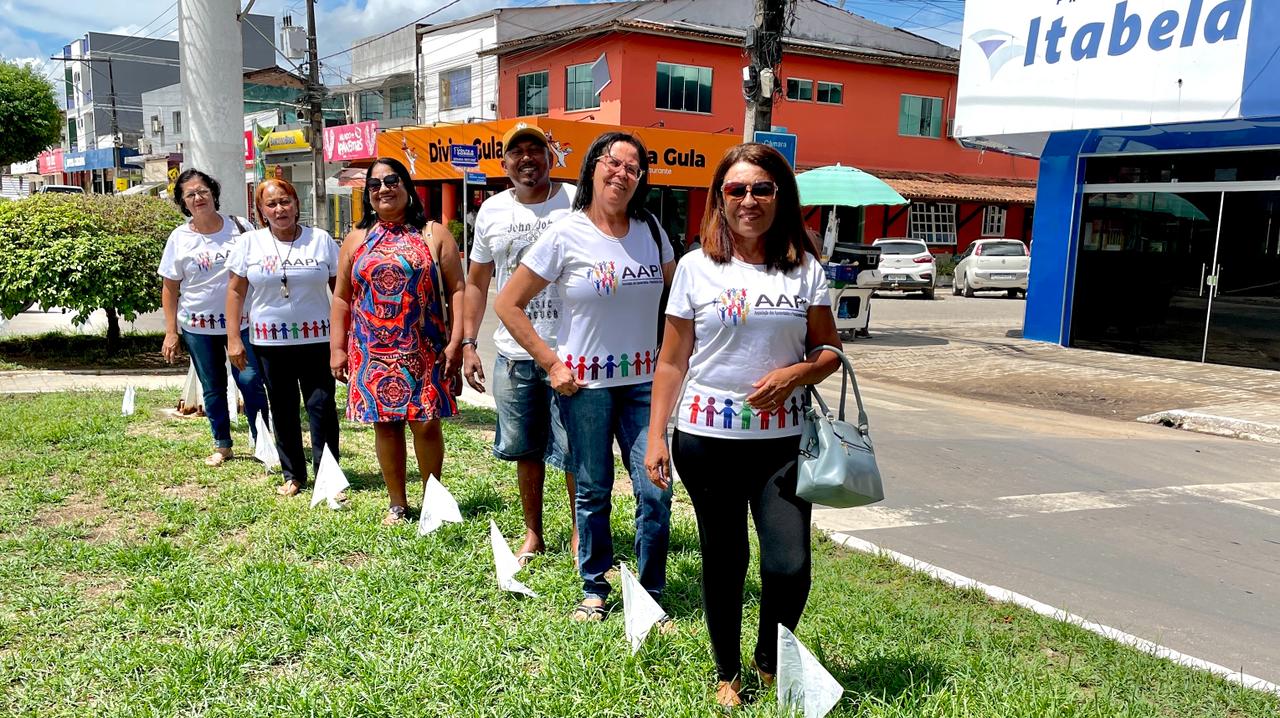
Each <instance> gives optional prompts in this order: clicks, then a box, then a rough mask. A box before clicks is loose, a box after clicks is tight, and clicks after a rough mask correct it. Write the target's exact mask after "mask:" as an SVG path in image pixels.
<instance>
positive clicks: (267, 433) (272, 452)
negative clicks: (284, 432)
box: [253, 414, 280, 473]
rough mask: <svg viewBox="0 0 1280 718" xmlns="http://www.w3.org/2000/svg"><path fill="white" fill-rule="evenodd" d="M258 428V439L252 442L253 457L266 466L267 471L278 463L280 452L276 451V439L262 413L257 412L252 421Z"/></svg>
mask: <svg viewBox="0 0 1280 718" xmlns="http://www.w3.org/2000/svg"><path fill="white" fill-rule="evenodd" d="M253 423H254V424H255V426H256V428H257V430H258V440H257V441H256V442H254V444H253V458H255V459H257V460H258V461H261V462H262V465H263V466H265V467H267V472H268V473H270V472H271V467H273V466H279V465H280V454H279V453H278V452H277V451H276V439H275V437H274V436H272V435H271V430H270V429H268V428H267V422H265V421H263V420H262V414H258V416H257V418H256V419H254V422H253Z"/></svg>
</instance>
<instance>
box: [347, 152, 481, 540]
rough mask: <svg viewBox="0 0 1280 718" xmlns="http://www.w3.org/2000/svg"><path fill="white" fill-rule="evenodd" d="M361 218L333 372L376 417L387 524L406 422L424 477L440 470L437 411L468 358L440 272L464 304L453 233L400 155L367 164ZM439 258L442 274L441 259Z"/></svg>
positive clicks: (400, 509)
mask: <svg viewBox="0 0 1280 718" xmlns="http://www.w3.org/2000/svg"><path fill="white" fill-rule="evenodd" d="M363 205H364V218H363V219H361V221H360V224H359V225H357V226H356V229H355V230H353V231H352V232H351V233H350V234H348V235H347V237H346V239H345V240H343V242H342V249H341V252H340V254H339V257H338V277H337V286H336V287H335V289H334V295H333V307H332V311H331V315H330V322H331V325H332V329H333V331H332V332H331V333H330V335H329V365H330V368H331V369H332V371H333V376H334V378H335V379H337V380H338V381H341V382H344V383H346V384H347V418H348V419H353V420H356V421H361V422H365V423H371V424H373V427H374V436H375V444H376V448H377V454H378V465H379V466H380V467H381V468H382V478H383V480H384V481H385V482H386V484H387V492H388V494H390V500H391V507H390V509H389V510H388V512H387V516H386V518H385V519H384V520H383V523H385V524H388V525H390V524H397V523H401V522H403V521H405V518H406V513H407V509H408V504H409V502H408V498H407V497H406V495H405V458H406V452H405V441H404V427H405V424H406V423H407V424H408V425H409V429H410V431H411V432H412V433H413V453H414V455H415V456H416V457H417V460H418V471H419V473H421V475H422V480H423V481H424V482H425V481H426V479H427V477H428V476H429V475H432V474H434V475H435V476H436V477H437V478H439V476H440V470H441V467H442V466H443V464H444V437H443V435H442V434H441V433H440V419H443V418H445V417H449V416H453V415H454V414H455V413H457V410H458V408H457V405H456V404H455V403H454V399H453V396H452V395H451V394H450V388H449V385H450V381H449V378H450V377H452V376H453V374H454V373H456V372H458V371H460V370H461V367H462V323H461V322H453V327H452V328H449V327H446V325H445V322H444V318H443V313H442V311H441V309H442V308H441V306H440V302H439V299H438V296H439V291H438V290H437V288H436V286H435V277H436V276H443V278H444V280H443V281H444V286H445V296H446V297H448V300H449V302H450V304H451V306H452V307H453V311H454V312H457V311H459V310H460V309H461V307H462V294H463V277H462V262H461V261H460V260H459V258H458V245H457V243H456V242H454V239H453V235H451V234H450V233H449V231H448V230H447V229H445V228H444V227H442V226H440V224H439V223H438V222H428V221H427V218H426V210H425V209H424V208H423V206H422V200H421V199H419V198H418V195H417V194H416V193H414V192H413V190H412V178H411V177H410V175H409V171H408V170H407V169H405V167H404V165H402V164H400V162H398V161H396V160H394V159H390V158H385V157H384V158H379V159H378V161H377V162H376V163H375V164H374V165H373V166H372V167H370V168H369V171H368V172H367V173H366V174H365V191H364V196H363ZM437 261H438V262H439V263H440V266H439V270H440V274H439V275H437V273H436V272H437V268H436V267H435V263H436V262H437Z"/></svg>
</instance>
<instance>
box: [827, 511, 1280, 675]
mask: <svg viewBox="0 0 1280 718" xmlns="http://www.w3.org/2000/svg"><path fill="white" fill-rule="evenodd" d="M829 535H830V537H831V539H832V540H833V541H835V542H836V543H837V544H840V545H841V546H844V547H845V548H847V549H852V550H854V551H861V552H862V553H869V554H872V555H877V556H885V557H888V558H890V559H892V560H893V561H895V562H897V563H899V564H901V565H903V566H906V567H907V568H909V569H911V570H912V571H919V572H920V573H924V574H927V575H928V576H930V577H932V578H935V579H937V580H939V581H942V582H943V583H946V584H948V585H951V586H955V587H956V588H973V589H977V590H979V591H982V592H983V593H985V594H986V595H987V596H989V597H990V598H991V599H992V600H994V601H1000V602H1001V603H1012V604H1014V605H1015V606H1021V607H1022V608H1025V609H1028V610H1030V611H1034V612H1036V613H1038V614H1040V615H1041V616H1046V617H1048V618H1051V619H1053V620H1055V621H1062V622H1063V623H1069V624H1071V625H1073V626H1077V627H1079V628H1083V629H1084V630H1086V631H1089V632H1090V633H1095V634H1097V635H1099V636H1102V637H1103V638H1106V639H1109V640H1112V641H1115V642H1116V643H1119V644H1122V645H1125V646H1129V647H1131V648H1136V649H1138V650H1139V651H1142V652H1143V653H1147V654H1150V655H1152V656H1155V657H1157V658H1163V659H1165V660H1168V661H1172V662H1174V663H1176V664H1178V665H1180V666H1186V667H1187V668H1194V669H1196V670H1200V671H1206V672H1208V673H1211V674H1213V675H1215V676H1219V677H1221V678H1222V679H1224V680H1226V681H1229V682H1231V683H1235V684H1237V685H1241V686H1244V687H1245V688H1252V689H1253V690H1255V691H1262V692H1264V693H1271V694H1274V695H1277V696H1280V685H1276V684H1275V683H1272V682H1270V681H1267V680H1263V679H1262V678H1258V677H1257V676H1251V675H1249V674H1248V673H1245V672H1244V671H1233V670H1231V669H1230V668H1227V667H1226V666H1222V665H1219V664H1217V663H1211V662H1209V661H1206V660H1204V659H1201V658H1195V657H1194V656H1188V655H1187V654H1185V653H1181V652H1179V651H1175V650H1174V649H1172V648H1167V647H1165V646H1162V645H1160V644H1158V643H1154V642H1152V641H1148V640H1147V639H1145V638H1139V637H1137V636H1134V635H1132V634H1129V633H1125V632H1124V631H1121V630H1119V629H1116V628H1112V627H1110V626H1107V625H1103V624H1101V623H1096V622H1094V621H1090V620H1089V619H1087V618H1084V617H1082V616H1077V615H1076V614H1074V613H1068V612H1067V611H1064V610H1062V609H1060V608H1054V607H1053V606H1050V605H1049V604H1047V603H1041V602H1040V601H1037V600H1035V599H1034V598H1031V597H1029V596H1024V595H1022V594H1020V593H1015V592H1013V591H1010V590H1009V589H1007V588H1000V587H999V586H992V585H989V584H985V583H982V582H981V581H975V580H974V579H972V578H968V577H967V576H961V575H960V574H958V573H955V572H954V571H948V570H947V569H945V568H940V567H938V566H934V565H933V564H931V563H926V562H924V561H920V560H918V559H914V558H912V557H910V556H907V555H906V554H901V553H898V552H897V551H891V550H889V549H886V548H881V547H880V546H877V545H876V544H873V543H871V542H870V541H864V540H863V539H860V538H857V537H856V536H850V535H849V534H846V533H839V532H830V533H829Z"/></svg>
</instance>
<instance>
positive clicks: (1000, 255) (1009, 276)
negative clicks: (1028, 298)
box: [951, 239, 1031, 298]
mask: <svg viewBox="0 0 1280 718" xmlns="http://www.w3.org/2000/svg"><path fill="white" fill-rule="evenodd" d="M1030 274H1031V253H1030V252H1028V251H1027V245H1025V244H1023V243H1022V242H1021V241H1019V240H1016V239H979V240H976V241H974V243H973V244H970V245H969V247H968V249H966V250H964V254H962V255H960V260H959V261H958V262H956V269H955V282H954V283H953V284H952V285H951V293H952V294H956V295H959V294H963V295H965V296H966V297H972V296H973V293H974V292H981V291H983V290H985V289H998V290H1002V291H1004V292H1006V293H1008V295H1009V297H1011V298H1012V297H1017V296H1018V295H1019V294H1022V295H1024V296H1025V295H1026V293H1027V277H1028V276H1030Z"/></svg>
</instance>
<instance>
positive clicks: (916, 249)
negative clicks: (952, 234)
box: [871, 237, 938, 299]
mask: <svg viewBox="0 0 1280 718" xmlns="http://www.w3.org/2000/svg"><path fill="white" fill-rule="evenodd" d="M871 246H873V247H879V248H880V288H881V289H901V290H902V291H904V292H920V293H922V294H924V298H925V299H933V291H934V288H936V287H937V286H938V270H937V266H936V265H935V263H934V259H933V255H932V254H930V252H929V245H927V244H925V243H924V242H922V241H920V240H918V239H909V238H907V237H882V238H880V239H877V240H876V241H874V242H872V243H871Z"/></svg>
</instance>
